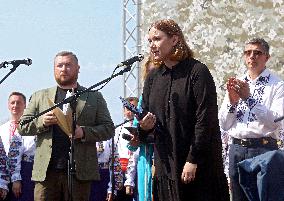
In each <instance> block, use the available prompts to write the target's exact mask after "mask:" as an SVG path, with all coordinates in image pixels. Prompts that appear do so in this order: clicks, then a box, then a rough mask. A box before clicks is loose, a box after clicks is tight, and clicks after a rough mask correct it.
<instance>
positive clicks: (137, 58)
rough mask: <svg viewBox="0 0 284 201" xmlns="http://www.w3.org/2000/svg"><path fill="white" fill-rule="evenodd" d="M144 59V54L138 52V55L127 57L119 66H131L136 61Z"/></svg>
mask: <svg viewBox="0 0 284 201" xmlns="http://www.w3.org/2000/svg"><path fill="white" fill-rule="evenodd" d="M143 59H144V56H143V55H142V54H138V55H137V56H134V57H131V58H130V59H127V60H125V61H123V62H121V63H120V64H118V65H117V67H122V66H130V65H132V64H133V63H135V62H136V61H142V60H143Z"/></svg>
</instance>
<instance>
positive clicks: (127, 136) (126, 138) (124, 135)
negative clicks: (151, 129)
mask: <svg viewBox="0 0 284 201" xmlns="http://www.w3.org/2000/svg"><path fill="white" fill-rule="evenodd" d="M121 137H122V138H123V139H125V140H127V141H130V140H131V139H132V137H133V136H132V135H129V134H126V133H122V135H121Z"/></svg>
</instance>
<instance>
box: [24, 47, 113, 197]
mask: <svg viewBox="0 0 284 201" xmlns="http://www.w3.org/2000/svg"><path fill="white" fill-rule="evenodd" d="M79 69H80V66H79V64H78V59H77V57H76V55H75V54H73V53H72V52H67V51H63V52H60V53H58V54H57V55H56V56H55V59H54V77H55V80H56V82H57V86H56V87H52V88H48V89H43V90H40V91H37V92H35V93H34V94H33V95H32V96H31V99H30V102H29V104H28V106H27V108H26V110H25V111H24V114H23V116H22V118H21V121H23V120H27V119H29V118H30V117H33V116H34V115H36V114H38V113H40V112H42V111H44V110H46V109H48V108H49V106H50V101H53V102H55V103H58V102H60V101H62V100H64V99H65V97H67V96H68V94H69V93H70V92H69V91H70V90H71V89H74V90H75V91H80V90H84V89H85V88H84V87H82V86H80V85H79V84H78V82H77V78H78V73H79ZM66 95H67V96H66ZM63 108H64V106H63ZM63 108H61V109H63ZM76 117H77V125H76V129H75V133H74V138H75V140H74V159H75V171H76V177H75V178H74V179H73V191H72V192H73V193H72V194H73V200H74V201H87V200H88V199H89V193H90V185H91V181H92V180H98V179H99V172H98V160H97V151H96V142H97V141H104V140H108V139H110V138H111V137H112V136H113V134H114V125H113V122H112V119H111V117H110V114H109V111H108V108H107V104H106V102H105V100H104V98H103V96H102V95H101V93H100V92H93V91H90V92H86V93H83V94H82V95H80V97H79V98H78V99H77V102H76ZM58 122H59V119H58V118H57V117H56V115H55V113H54V111H50V112H47V113H45V114H44V115H42V116H40V117H39V118H37V119H35V120H33V121H32V122H30V123H28V124H24V125H20V127H19V132H20V134H21V135H36V136H37V145H36V153H35V160H34V166H33V174H32V180H34V181H35V193H34V194H35V201H43V200H44V201H46V200H48V201H57V200H58V201H61V200H64V201H65V200H66V201H67V200H70V195H69V193H68V190H69V189H68V185H67V183H68V182H67V181H68V175H67V172H68V159H69V154H68V153H69V150H70V144H71V143H70V136H68V135H67V134H66V132H64V131H63V130H62V129H61V127H60V126H59V125H58ZM62 198H63V199H62Z"/></svg>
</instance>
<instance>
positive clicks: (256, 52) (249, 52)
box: [244, 50, 265, 57]
mask: <svg viewBox="0 0 284 201" xmlns="http://www.w3.org/2000/svg"><path fill="white" fill-rule="evenodd" d="M251 53H252V54H253V56H261V55H263V54H265V53H264V52H262V51H259V50H246V51H244V55H245V56H246V57H249V56H250V55H251Z"/></svg>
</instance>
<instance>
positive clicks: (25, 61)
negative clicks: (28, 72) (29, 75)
mask: <svg viewBox="0 0 284 201" xmlns="http://www.w3.org/2000/svg"><path fill="white" fill-rule="evenodd" d="M8 64H12V65H13V66H14V67H18V66H19V65H20V64H25V65H27V66H29V65H31V64H32V60H31V59H30V58H27V59H21V60H12V61H4V62H2V63H1V64H0V68H6V67H7V65H8Z"/></svg>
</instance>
